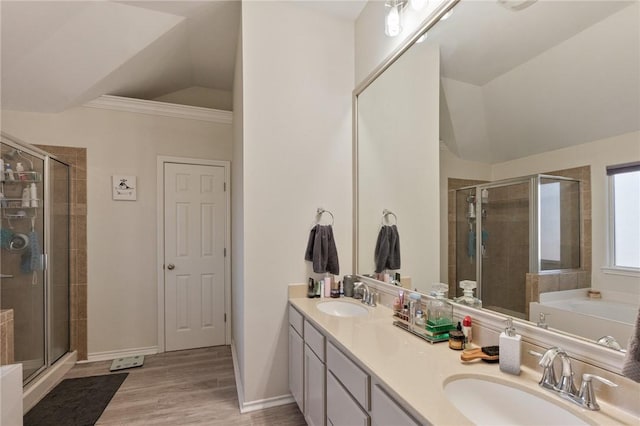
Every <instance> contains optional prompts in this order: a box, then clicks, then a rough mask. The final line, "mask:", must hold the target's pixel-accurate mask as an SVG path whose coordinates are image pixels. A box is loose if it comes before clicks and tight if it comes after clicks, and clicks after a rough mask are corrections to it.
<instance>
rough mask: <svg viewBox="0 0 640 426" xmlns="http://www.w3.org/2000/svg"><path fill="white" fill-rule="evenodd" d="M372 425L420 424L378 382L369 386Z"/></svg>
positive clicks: (416, 425)
mask: <svg viewBox="0 0 640 426" xmlns="http://www.w3.org/2000/svg"><path fill="white" fill-rule="evenodd" d="M371 418H372V419H373V422H372V426H387V425H394V426H420V423H418V422H417V421H415V420H414V419H413V417H411V416H410V415H409V414H408V413H407V412H406V411H405V410H404V409H403V408H402V407H401V406H400V404H398V403H397V402H396V401H395V400H394V399H393V398H392V397H391V396H390V395H389V394H388V393H387V392H386V391H385V390H384V389H383V388H382V387H381V386H380V385H379V384H375V385H373V386H372V388H371Z"/></svg>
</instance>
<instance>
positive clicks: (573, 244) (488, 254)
mask: <svg viewBox="0 0 640 426" xmlns="http://www.w3.org/2000/svg"><path fill="white" fill-rule="evenodd" d="M580 203H581V197H580V181H579V180H575V179H570V178H565V177H561V176H550V175H541V174H538V175H533V176H525V177H521V178H515V179H508V180H502V181H496V182H490V183H484V184H479V185H473V186H467V187H464V188H460V189H457V190H455V232H456V236H455V242H456V244H455V247H456V249H455V253H456V280H457V281H462V280H473V281H476V282H477V283H478V287H477V290H476V291H477V295H478V297H479V298H480V299H481V300H482V306H483V307H486V308H489V309H491V310H494V311H498V312H502V313H504V314H507V315H511V316H514V317H516V318H522V319H528V317H527V314H528V307H527V303H526V277H527V274H528V273H545V272H546V271H560V270H567V269H579V268H580V238H581V237H580V236H581V217H580V216H581V213H580V212H581V205H580ZM456 292H457V295H460V294H461V290H460V289H459V288H457V291H456Z"/></svg>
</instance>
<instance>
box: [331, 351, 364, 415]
mask: <svg viewBox="0 0 640 426" xmlns="http://www.w3.org/2000/svg"><path fill="white" fill-rule="evenodd" d="M327 368H328V369H329V370H330V371H331V372H333V374H334V375H335V376H336V377H337V378H338V380H340V383H342V385H343V386H344V387H345V388H346V389H347V390H348V391H349V392H350V393H351V395H353V397H354V398H355V399H356V401H358V402H359V403H360V405H362V407H364V408H365V410H368V409H369V375H368V374H367V373H365V372H364V371H362V370H361V369H360V367H358V366H357V365H356V364H355V363H354V362H353V361H351V360H350V359H349V358H347V356H346V355H344V354H343V353H342V352H340V350H339V349H338V348H336V347H335V346H334V345H333V344H332V343H329V344H328V345H327Z"/></svg>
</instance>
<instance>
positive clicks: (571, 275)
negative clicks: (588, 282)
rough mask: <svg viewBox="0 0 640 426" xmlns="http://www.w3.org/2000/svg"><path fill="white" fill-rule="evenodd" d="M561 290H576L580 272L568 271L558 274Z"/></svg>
mask: <svg viewBox="0 0 640 426" xmlns="http://www.w3.org/2000/svg"><path fill="white" fill-rule="evenodd" d="M558 277H559V282H558V284H559V286H560V290H575V289H577V288H578V273H577V272H566V273H562V274H558Z"/></svg>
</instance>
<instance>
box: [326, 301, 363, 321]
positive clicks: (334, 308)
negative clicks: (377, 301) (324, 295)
mask: <svg viewBox="0 0 640 426" xmlns="http://www.w3.org/2000/svg"><path fill="white" fill-rule="evenodd" d="M317 307H318V309H319V310H320V311H321V312H324V313H325V314H329V315H333V316H334V317H364V316H366V315H367V314H368V313H369V311H368V310H367V308H365V307H364V306H361V305H356V304H355V303H351V302H343V301H338V300H332V301H330V302H322V303H318V305H317Z"/></svg>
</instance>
